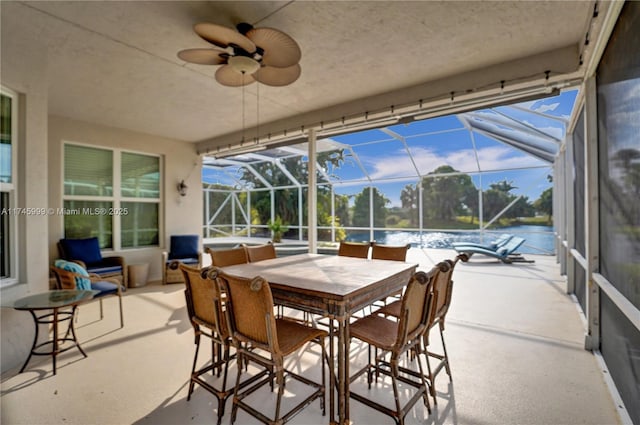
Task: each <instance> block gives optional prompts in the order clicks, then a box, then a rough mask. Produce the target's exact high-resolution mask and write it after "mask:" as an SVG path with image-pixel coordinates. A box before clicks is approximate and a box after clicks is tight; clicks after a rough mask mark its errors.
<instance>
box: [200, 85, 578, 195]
mask: <svg viewBox="0 0 640 425" xmlns="http://www.w3.org/2000/svg"><path fill="white" fill-rule="evenodd" d="M576 94H577V91H576V90H572V91H567V92H564V93H561V94H560V95H558V96H555V97H549V98H545V99H540V100H536V101H530V102H524V103H520V104H517V106H516V107H512V106H503V107H497V108H495V109H493V110H483V111H476V112H475V113H474V114H473V116H474V117H476V118H478V119H480V120H481V121H487V120H489V121H491V122H492V123H493V124H492V125H494V126H495V128H498V129H500V130H502V131H505V132H507V133H511V134H514V135H515V136H518V137H520V136H521V135H522V134H524V133H522V132H517V134H515V133H516V132H514V130H513V127H514V126H520V127H521V128H524V129H525V130H527V131H528V132H529V133H533V136H532V135H531V134H530V135H527V136H526V137H528V138H529V139H528V140H533V139H536V137H538V136H540V135H545V134H546V135H549V136H551V137H553V138H557V139H558V140H561V139H562V138H563V137H564V133H565V131H566V128H565V127H566V125H567V123H568V120H569V118H570V115H571V111H572V109H573V106H574V102H575V98H576ZM461 116H464V114H462V115H451V116H445V117H438V118H432V119H428V120H423V121H417V122H412V123H410V124H397V125H393V126H389V127H387V128H388V129H389V130H390V131H391V132H392V134H388V133H386V132H384V131H382V130H381V129H374V130H366V131H361V132H357V133H351V134H346V135H341V136H336V137H332V138H331V139H330V140H332V141H334V142H338V143H340V144H342V145H345V146H347V147H350V148H351V149H352V150H353V152H354V154H355V155H356V156H357V159H356V158H355V157H350V158H348V160H347V162H346V163H345V164H343V165H342V166H341V167H340V168H339V169H335V170H330V171H331V173H333V174H335V175H336V176H337V178H336V179H335V180H333V181H334V183H336V186H335V191H336V193H339V194H348V195H355V194H357V193H359V192H361V191H362V189H363V188H364V187H365V186H366V184H367V183H366V181H367V178H370V179H372V180H375V181H376V182H377V183H376V186H378V187H379V188H380V190H381V191H382V192H383V193H384V195H385V196H386V197H387V198H388V199H389V200H390V201H391V205H392V206H400V191H401V190H402V189H403V188H404V187H405V186H406V185H408V184H415V182H416V181H417V180H418V177H417V175H418V174H422V175H424V174H427V173H429V172H432V171H433V170H435V169H436V168H437V167H439V166H442V165H450V166H451V167H453V168H454V169H456V170H459V171H462V172H467V173H469V174H472V178H473V180H474V183H475V184H476V186H480V180H482V187H483V188H485V189H486V188H488V187H489V185H490V184H491V183H496V182H499V181H502V180H507V181H510V182H512V183H513V185H514V186H516V187H517V189H514V190H513V192H512V193H514V194H517V195H520V194H523V195H525V196H527V197H529V200H530V201H534V200H535V199H537V198H538V197H539V196H540V193H542V191H544V190H545V189H547V188H548V187H549V186H550V183H549V182H548V181H547V178H546V176H547V175H549V174H551V172H552V168H551V167H552V164H550V163H548V162H546V161H543V160H541V159H538V158H536V157H534V156H531V155H529V154H527V153H525V152H523V151H521V150H519V149H517V148H514V147H512V146H510V145H508V144H506V143H503V142H500V141H497V140H495V139H493V138H491V137H487V136H486V135H484V134H481V133H480V132H477V131H473V132H472V131H469V130H468V128H467V127H465V124H464V122H463V121H464V120H463V119H461ZM529 130H530V131H529ZM537 132H540V133H539V134H537ZM393 134H395V135H397V137H399V138H403V139H404V141H405V142H406V146H407V147H408V149H409V152H410V154H411V155H409V154H408V152H407V147H405V144H404V143H402V141H400V140H398V138H394V136H393ZM542 137H543V138H545V137H544V136H542ZM547 143H548V141H547ZM474 146H475V149H474ZM558 146H559V144H558ZM363 169H364V170H363ZM479 170H481V171H482V172H483V173H482V177H480V176H479V174H478V171H479ZM203 180H204V181H207V182H212V181H217V182H220V183H223V182H227V183H230V182H231V180H230V179H229V178H228V177H223V176H220V175H219V173H213V174H212V173H211V171H207V170H205V171H204V172H203ZM357 181H360V182H357Z"/></svg>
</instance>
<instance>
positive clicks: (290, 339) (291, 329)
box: [215, 268, 328, 425]
mask: <svg viewBox="0 0 640 425" xmlns="http://www.w3.org/2000/svg"><path fill="white" fill-rule="evenodd" d="M215 270H216V272H215V273H216V280H217V282H218V284H219V285H220V288H221V289H222V291H223V292H224V293H225V294H226V296H227V299H226V308H225V313H226V318H227V319H226V320H227V323H228V325H229V331H230V335H231V339H232V342H233V345H234V347H235V348H236V350H237V353H238V357H239V358H238V362H239V363H241V364H245V362H251V364H252V365H254V364H257V365H260V366H262V367H263V368H264V371H268V376H266V377H265V378H264V379H262V380H261V381H259V382H257V383H256V384H254V385H252V386H251V387H250V388H248V389H246V390H243V389H242V388H241V387H240V382H241V381H240V379H241V376H242V374H243V372H244V369H243V368H242V367H239V368H238V375H237V379H236V387H235V390H234V391H235V392H234V396H233V411H232V413H231V423H232V424H233V423H234V422H235V421H236V417H237V412H238V409H239V408H240V409H242V410H244V411H245V412H247V413H249V414H250V415H252V416H254V417H255V418H257V419H258V420H260V421H261V422H263V423H265V424H269V425H276V424H284V423H286V422H287V421H289V420H290V419H291V418H293V416H294V415H295V414H297V413H298V412H299V411H300V410H301V409H303V408H304V407H305V406H307V405H309V404H310V403H311V402H312V401H314V400H316V399H320V406H321V409H322V414H323V416H324V414H325V405H324V404H325V403H324V396H325V371H324V361H325V358H326V350H325V345H324V340H325V338H326V337H327V336H328V334H327V332H325V331H323V330H320V329H317V328H313V327H309V326H305V325H303V324H300V323H298V322H293V321H290V320H284V319H278V318H276V317H275V315H274V313H273V311H274V309H273V306H274V304H273V296H272V294H271V288H270V287H269V283H268V282H267V281H266V280H264V279H263V278H261V277H259V276H258V277H255V278H253V279H247V278H242V277H238V276H233V275H230V274H226V273H225V272H224V271H223V270H222V269H220V268H215ZM310 342H315V343H317V344H319V345H320V347H321V350H322V353H321V355H320V358H319V359H318V360H319V363H320V368H321V375H322V378H321V379H322V380H321V383H317V382H314V381H312V380H311V379H309V378H307V377H304V376H302V375H299V374H296V373H294V372H293V371H291V370H286V369H285V365H284V360H285V358H286V357H288V356H290V355H291V354H293V353H295V352H297V351H298V350H299V349H301V348H302V347H303V346H305V345H307V344H308V343H310ZM295 365H296V367H298V366H299V365H298V364H297V363H295ZM273 376H275V382H276V384H277V386H278V393H277V398H276V406H275V417H273V418H270V417H268V416H266V415H265V414H264V413H263V412H262V411H261V407H260V406H256V405H255V403H254V404H253V405H251V404H250V403H248V402H247V401H245V399H246V398H247V396H248V395H250V394H251V393H253V392H254V391H256V390H257V389H258V388H259V387H261V386H263V385H273ZM285 376H289V377H292V378H294V379H296V380H298V381H300V382H302V383H304V384H307V385H309V386H310V387H312V388H313V389H314V391H313V392H312V393H311V394H310V395H308V396H307V397H306V398H305V399H304V400H302V401H301V402H300V403H298V404H297V405H296V406H295V407H293V408H292V409H291V410H289V411H288V412H287V413H283V412H282V411H281V404H282V398H283V394H284V388H285Z"/></svg>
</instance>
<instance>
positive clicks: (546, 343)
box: [1, 249, 621, 425]
mask: <svg viewBox="0 0 640 425" xmlns="http://www.w3.org/2000/svg"><path fill="white" fill-rule="evenodd" d="M454 256H455V252H453V251H450V250H431V249H411V250H410V251H409V256H408V261H410V262H415V263H419V264H420V268H421V269H429V268H431V267H432V266H433V265H434V264H435V263H437V262H438V261H440V260H442V259H445V258H453V257H454ZM527 258H531V259H535V263H533V264H511V265H507V264H502V263H499V262H497V261H496V260H494V259H489V258H486V257H485V258H483V257H482V256H474V257H473V258H472V259H471V261H470V262H469V263H466V264H465V263H459V264H458V266H457V267H456V269H455V272H454V275H453V278H454V282H455V284H454V292H453V299H452V305H451V309H450V310H449V314H448V317H447V328H446V331H445V338H446V342H447V348H448V351H449V356H450V362H451V365H452V373H453V382H452V383H450V382H449V380H448V378H447V376H446V374H445V373H444V372H442V373H441V374H440V375H439V376H438V379H437V380H436V389H437V399H438V405H437V407H435V408H433V411H432V414H431V415H430V416H429V415H427V412H426V409H425V408H424V405H423V404H421V403H418V404H417V405H416V407H414V409H413V410H412V411H411V412H410V413H409V414H408V415H407V419H406V423H407V424H418V423H420V424H594V425H595V424H597V425H603V424H604V425H608V424H611V425H614V424H620V423H621V421H620V419H619V416H618V413H617V411H616V408H617V407H616V405H615V403H614V402H613V399H612V397H611V395H610V393H609V390H608V387H607V386H606V384H605V381H604V378H603V372H602V371H601V370H600V366H599V363H598V361H597V360H596V358H595V356H594V355H593V354H592V353H591V352H588V351H585V350H584V349H583V338H584V326H583V322H582V320H583V319H582V318H581V316H580V314H579V312H578V309H577V307H576V304H575V302H574V301H573V300H572V298H571V297H570V296H568V295H567V294H566V293H565V292H566V285H565V281H564V278H563V277H562V276H560V275H559V267H558V265H557V264H556V262H555V257H548V256H534V255H527ZM123 303H124V309H125V327H124V328H122V329H119V328H118V326H119V319H118V314H117V301H116V300H115V299H113V298H110V299H107V300H105V307H106V312H105V318H104V319H103V320H99V310H98V303H91V304H88V305H86V306H82V307H81V308H80V314H79V320H78V323H77V332H78V337H79V339H80V341H81V342H82V346H83V348H84V349H85V351H86V352H87V354H88V357H87V358H83V357H82V356H81V355H80V353H79V352H78V351H77V350H71V351H69V352H67V353H64V354H62V355H60V356H59V358H58V373H57V375H56V376H53V375H52V374H51V370H52V365H51V359H50V358H48V357H46V358H36V359H32V360H31V363H30V364H29V366H28V367H27V369H26V371H25V372H24V373H22V374H18V373H17V372H18V369H19V367H17V368H15V369H14V370H10V371H8V372H6V373H5V374H3V376H2V385H1V387H2V388H1V390H2V392H1V410H2V412H1V423H2V424H7V425H8V424H62V423H64V424H83V425H84V424H149V425H151V424H154V425H156V424H212V423H215V418H216V415H215V412H214V410H215V408H216V406H217V403H216V400H215V398H214V397H213V396H212V395H210V394H209V393H208V392H206V391H205V390H203V389H202V388H199V387H197V386H196V389H195V392H194V394H193V396H192V398H191V400H190V401H188V402H187V388H188V378H189V372H190V368H191V362H192V359H193V350H194V347H195V346H194V344H193V330H192V327H191V325H190V324H189V322H188V319H187V313H186V308H185V301H184V294H183V285H182V284H172V285H167V286H162V285H161V284H159V283H149V284H147V285H146V286H144V287H141V288H132V289H129V290H127V292H126V296H125V298H124V300H123ZM24 320H29V321H31V318H30V317H29V315H28V314H27V313H24ZM438 340H439V338H438V337H437V336H434V337H433V338H432V341H433V343H434V345H436V346H437V342H438ZM202 349H203V351H202V354H201V356H200V358H201V359H202V361H203V362H204V361H206V358H207V356H208V353H209V344H208V342H207V341H204V343H203V347H202ZM351 357H352V371H354V370H355V368H356V367H358V366H360V365H363V364H364V362H365V359H366V349H365V347H364V345H363V344H361V343H359V342H357V341H354V343H353V344H352V354H351ZM318 361H319V352H318V350H317V349H316V348H315V347H313V346H311V347H310V348H309V349H307V350H305V351H304V352H303V353H302V354H301V355H300V357H298V358H295V359H291V360H289V361H288V363H287V364H288V365H290V366H291V365H294V364H295V367H296V368H297V370H298V371H304V373H305V375H306V376H311V377H312V378H317V377H318V376H319V375H318V373H319V368H318V367H317V362H318ZM296 362H297V364H296ZM230 377H231V381H232V382H234V380H235V368H232V370H231V374H230ZM298 389H300V388H299V387H298V385H296V382H295V381H294V380H288V381H287V392H286V395H287V401H290V400H291V399H292V398H295V394H296V393H299V391H298ZM352 390H356V391H358V392H360V393H363V394H367V391H368V390H367V387H366V382H364V381H363V380H359V381H357V382H355V383H354V384H353V385H352ZM300 391H304V389H300ZM369 394H370V396H371V398H374V399H379V400H385V401H387V404H389V405H390V406H391V404H390V403H391V401H392V397H391V390H390V387H389V382H387V381H380V382H379V383H378V385H377V386H375V387H374V388H373V389H372V390H370V392H369ZM271 397H272V394H271V393H270V392H269V391H268V390H264V391H262V390H261V391H259V392H258V393H256V395H255V396H254V402H255V403H257V404H258V405H262V406H269V405H271ZM432 407H433V406H432ZM230 411H231V401H229V402H228V403H227V410H226V412H227V413H226V415H225V417H224V418H223V423H224V424H227V423H229V420H230V415H229V413H230ZM351 419H352V421H353V422H354V423H356V424H370V425H371V424H374V425H375V424H392V423H393V420H392V419H391V418H390V417H386V416H384V415H381V414H379V413H378V412H376V411H374V410H371V409H370V408H368V407H366V406H364V405H362V404H359V403H358V402H356V401H353V400H352V401H351ZM328 422H329V417H328V416H325V417H323V416H322V415H321V412H320V407H319V403H318V402H317V401H316V402H314V403H312V404H311V405H309V406H308V407H307V408H306V409H305V410H303V411H302V412H301V413H300V414H298V415H297V416H296V417H295V418H294V419H293V420H292V421H291V422H290V423H292V424H325V423H328ZM236 423H237V424H254V423H258V421H257V420H255V419H253V418H251V417H249V416H248V415H247V414H244V413H243V412H239V414H238V419H237V422H236Z"/></svg>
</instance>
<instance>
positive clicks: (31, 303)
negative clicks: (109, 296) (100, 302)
mask: <svg viewBox="0 0 640 425" xmlns="http://www.w3.org/2000/svg"><path fill="white" fill-rule="evenodd" d="M99 293H100V292H99V291H93V290H88V291H84V290H76V289H64V290H53V291H48V292H42V293H39V294H33V295H27V296H26V297H23V298H20V299H17V300H15V301H13V302H9V303H8V305H4V304H3V307H13V308H15V309H19V310H38V309H49V308H59V307H65V306H71V305H74V304H80V303H82V302H85V301H89V300H91V299H92V298H93V297H95V296H96V295H97V294H99Z"/></svg>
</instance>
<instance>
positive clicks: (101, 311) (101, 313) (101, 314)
mask: <svg viewBox="0 0 640 425" xmlns="http://www.w3.org/2000/svg"><path fill="white" fill-rule="evenodd" d="M102 319H104V310H103V308H102V298H100V320H102Z"/></svg>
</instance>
